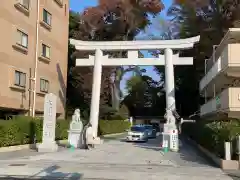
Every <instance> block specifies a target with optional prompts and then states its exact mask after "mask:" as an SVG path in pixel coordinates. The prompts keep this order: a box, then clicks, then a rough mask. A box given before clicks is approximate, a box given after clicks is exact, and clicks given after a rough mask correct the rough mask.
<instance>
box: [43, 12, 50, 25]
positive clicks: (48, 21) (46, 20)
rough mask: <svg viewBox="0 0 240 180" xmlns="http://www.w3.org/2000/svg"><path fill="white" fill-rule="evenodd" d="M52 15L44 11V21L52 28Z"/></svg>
mask: <svg viewBox="0 0 240 180" xmlns="http://www.w3.org/2000/svg"><path fill="white" fill-rule="evenodd" d="M51 19H52V15H51V14H50V13H49V12H48V11H47V10H46V9H43V21H44V22H45V23H47V24H48V25H49V26H51Z"/></svg>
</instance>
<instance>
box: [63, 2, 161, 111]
mask: <svg viewBox="0 0 240 180" xmlns="http://www.w3.org/2000/svg"><path fill="white" fill-rule="evenodd" d="M162 9H163V4H162V3H161V1H159V0H148V1H146V0H139V1H132V0H124V1H123V0H111V1H110V0H99V4H98V5H97V6H96V7H91V8H87V9H85V10H84V12H83V13H82V14H78V13H74V12H70V24H69V28H70V30H69V32H70V33H69V35H70V37H71V38H75V39H78V40H92V41H100V40H101V41H106V40H108V41H113V40H132V39H133V38H134V37H135V36H136V35H137V34H138V33H139V32H140V30H142V29H144V28H145V27H146V26H147V25H148V24H149V23H150V22H149V16H148V14H157V13H159V12H161V10H162ZM69 52H70V53H69V61H70V63H69V66H70V67H69V71H68V72H69V74H68V79H69V83H68V93H67V98H68V106H71V107H72V108H75V107H80V108H82V106H84V107H85V109H86V110H87V109H89V105H90V95H91V85H92V68H86V67H84V68H80V67H74V64H75V62H74V59H75V57H76V56H79V57H88V55H89V54H91V53H92V52H77V51H75V52H74V53H73V50H72V49H71V50H70V51H69ZM114 53H115V54H119V53H121V56H123V55H124V53H125V52H114ZM115 69H116V68H113V67H109V68H103V73H102V74H103V77H102V88H101V105H111V99H112V98H111V79H110V77H111V75H112V73H113V72H115ZM117 83H118V82H117Z"/></svg>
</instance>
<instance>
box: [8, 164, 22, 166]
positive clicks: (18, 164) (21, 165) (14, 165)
mask: <svg viewBox="0 0 240 180" xmlns="http://www.w3.org/2000/svg"><path fill="white" fill-rule="evenodd" d="M8 166H26V164H9V165H8Z"/></svg>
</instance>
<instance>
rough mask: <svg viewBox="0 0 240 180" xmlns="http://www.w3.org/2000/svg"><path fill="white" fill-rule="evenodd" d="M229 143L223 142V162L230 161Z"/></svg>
mask: <svg viewBox="0 0 240 180" xmlns="http://www.w3.org/2000/svg"><path fill="white" fill-rule="evenodd" d="M231 156H232V155H231V143H230V142H225V160H229V161H230V160H231V159H232V157H231Z"/></svg>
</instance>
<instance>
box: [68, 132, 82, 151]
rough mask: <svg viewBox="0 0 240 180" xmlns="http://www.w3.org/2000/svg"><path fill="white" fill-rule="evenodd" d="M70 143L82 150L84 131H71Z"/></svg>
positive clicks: (69, 133) (69, 134) (69, 135)
mask: <svg viewBox="0 0 240 180" xmlns="http://www.w3.org/2000/svg"><path fill="white" fill-rule="evenodd" d="M68 143H69V144H70V145H71V146H73V147H75V148H81V147H82V146H83V142H82V131H77V130H69V131H68Z"/></svg>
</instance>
